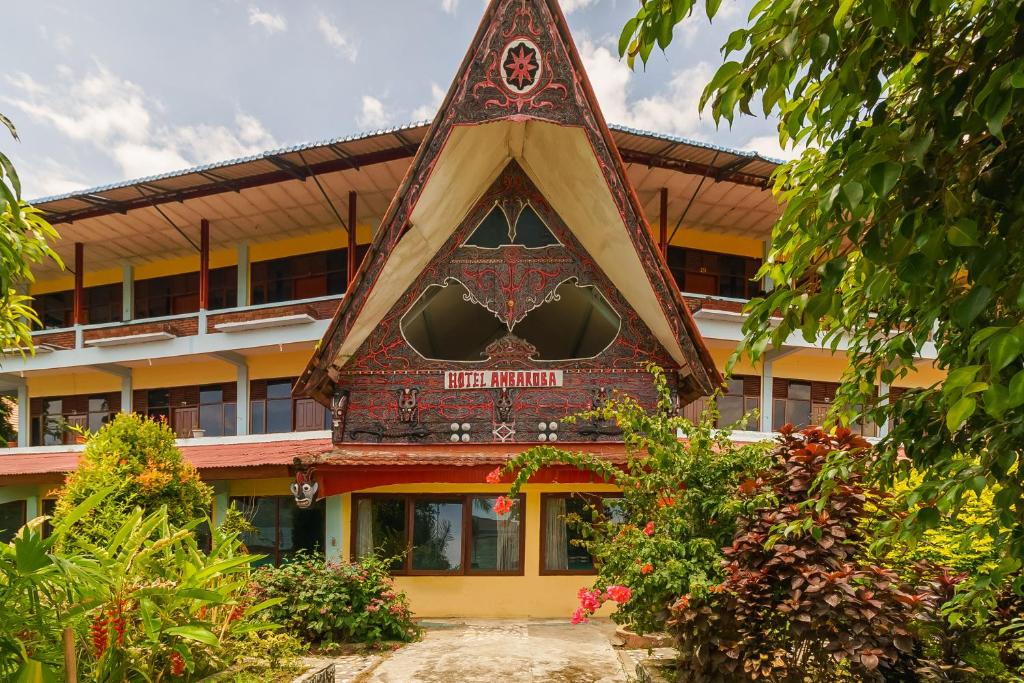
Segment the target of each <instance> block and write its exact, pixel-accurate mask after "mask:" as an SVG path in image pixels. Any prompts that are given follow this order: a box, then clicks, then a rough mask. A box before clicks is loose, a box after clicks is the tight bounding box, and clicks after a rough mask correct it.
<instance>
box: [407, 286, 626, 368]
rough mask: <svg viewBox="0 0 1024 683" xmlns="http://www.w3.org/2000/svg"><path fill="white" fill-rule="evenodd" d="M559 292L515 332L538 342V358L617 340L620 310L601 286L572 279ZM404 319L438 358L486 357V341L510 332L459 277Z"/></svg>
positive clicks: (413, 341)
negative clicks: (580, 283)
mask: <svg viewBox="0 0 1024 683" xmlns="http://www.w3.org/2000/svg"><path fill="white" fill-rule="evenodd" d="M555 294H556V295H555V296H554V297H552V298H551V300H550V301H548V302H547V303H544V304H542V305H540V306H538V307H537V308H535V309H533V310H532V311H530V312H529V313H527V315H526V317H525V318H523V320H521V321H520V322H519V324H517V325H516V326H515V335H516V336H517V337H519V338H521V339H525V340H526V341H527V342H529V343H530V344H532V345H533V346H534V347H536V349H537V355H536V358H537V359H538V360H568V359H573V358H592V357H594V356H596V355H598V354H599V353H601V352H602V351H604V349H605V348H607V347H608V345H609V344H611V343H612V341H614V339H615V336H616V335H617V334H618V333H619V325H620V320H619V316H618V314H617V313H616V312H615V310H614V309H612V307H611V306H610V305H609V304H608V301H607V300H606V299H605V298H604V296H603V295H602V294H601V293H600V292H599V291H598V290H597V288H596V287H593V286H585V287H581V286H579V285H577V284H576V283H575V282H571V281H570V282H565V283H563V284H561V285H560V286H559V287H558V288H557V289H556V290H555ZM400 325H401V330H402V334H403V335H404V336H405V339H406V341H408V342H409V345H410V346H412V347H413V349H415V350H416V352H417V353H419V354H420V355H421V356H423V357H424V358H429V359H433V360H451V361H479V360H483V359H484V356H483V354H484V350H485V349H486V348H487V346H488V345H489V344H490V343H491V342H494V341H496V340H498V339H500V338H502V337H504V336H505V335H507V334H509V330H508V327H506V325H505V323H503V322H501V321H500V320H499V319H498V318H497V317H496V316H495V315H494V314H493V313H491V312H490V311H489V310H487V309H486V308H484V307H483V306H481V305H480V304H478V303H475V302H474V301H472V297H471V296H469V292H468V291H467V290H466V288H465V287H464V286H463V285H462V283H460V282H458V281H457V280H448V281H447V283H446V284H445V285H430V286H428V287H427V288H426V290H424V292H423V295H422V296H421V297H420V298H419V299H418V300H417V301H416V303H414V304H413V305H412V307H411V308H410V309H409V310H408V312H406V314H405V315H404V316H402V320H401V323H400Z"/></svg>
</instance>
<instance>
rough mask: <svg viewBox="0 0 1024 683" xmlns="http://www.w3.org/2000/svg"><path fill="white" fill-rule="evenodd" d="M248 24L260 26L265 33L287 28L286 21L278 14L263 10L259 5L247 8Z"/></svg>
mask: <svg viewBox="0 0 1024 683" xmlns="http://www.w3.org/2000/svg"><path fill="white" fill-rule="evenodd" d="M249 25H250V26H262V27H263V28H264V29H266V31H267V33H277V32H278V31H284V30H286V29H287V28H288V22H287V21H285V20H284V17H283V16H281V15H280V14H273V13H271V12H264V11H263V10H261V9H260V8H259V7H250V8H249Z"/></svg>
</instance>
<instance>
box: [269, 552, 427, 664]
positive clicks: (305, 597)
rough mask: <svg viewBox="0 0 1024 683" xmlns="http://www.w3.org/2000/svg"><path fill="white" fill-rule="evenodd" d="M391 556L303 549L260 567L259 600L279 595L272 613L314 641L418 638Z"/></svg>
mask: <svg viewBox="0 0 1024 683" xmlns="http://www.w3.org/2000/svg"><path fill="white" fill-rule="evenodd" d="M390 563H391V560H390V559H378V558H376V557H372V556H371V557H365V558H363V559H361V560H359V561H358V562H351V563H348V562H334V561H325V560H324V559H323V558H322V557H319V556H314V555H312V554H311V553H309V552H307V551H305V550H300V551H298V552H297V553H295V555H294V556H293V557H292V558H291V559H290V560H289V561H288V562H287V563H285V564H283V565H281V566H280V567H272V566H265V567H260V568H259V570H257V572H256V573H255V574H254V576H253V583H252V586H251V589H250V590H251V595H252V596H253V599H254V600H267V599H274V600H277V601H278V604H276V605H275V606H273V607H271V609H270V611H269V613H268V614H269V618H270V619H271V620H273V621H274V623H277V624H280V625H282V626H283V627H284V629H285V631H286V632H288V633H289V634H291V635H294V636H296V637H298V638H300V639H301V640H303V641H305V642H307V643H310V644H313V645H323V644H328V643H370V644H376V643H380V642H382V641H401V642H406V641H409V640H412V639H414V638H416V637H417V635H418V634H419V629H418V628H417V627H416V625H415V624H414V623H413V621H412V615H411V613H410V611H409V604H408V601H407V600H406V598H405V594H404V593H401V592H398V591H397V590H396V589H395V585H394V580H393V579H392V578H391V575H390V573H389V571H388V567H389V566H390Z"/></svg>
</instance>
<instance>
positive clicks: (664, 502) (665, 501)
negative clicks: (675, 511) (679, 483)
mask: <svg viewBox="0 0 1024 683" xmlns="http://www.w3.org/2000/svg"><path fill="white" fill-rule="evenodd" d="M675 504H676V499H675V498H673V497H672V496H665V497H663V498H659V499H658V507H660V508H663V507H669V506H671V505H675Z"/></svg>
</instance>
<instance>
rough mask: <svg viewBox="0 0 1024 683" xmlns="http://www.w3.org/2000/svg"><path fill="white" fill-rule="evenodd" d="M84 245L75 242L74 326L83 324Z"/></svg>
mask: <svg viewBox="0 0 1024 683" xmlns="http://www.w3.org/2000/svg"><path fill="white" fill-rule="evenodd" d="M84 278H85V245H84V244H82V243H81V242H75V291H74V299H73V307H72V313H73V317H72V321H73V322H74V324H75V325H76V326H78V325H81V324H83V323H84V322H85V287H84V282H85V279H84Z"/></svg>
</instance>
